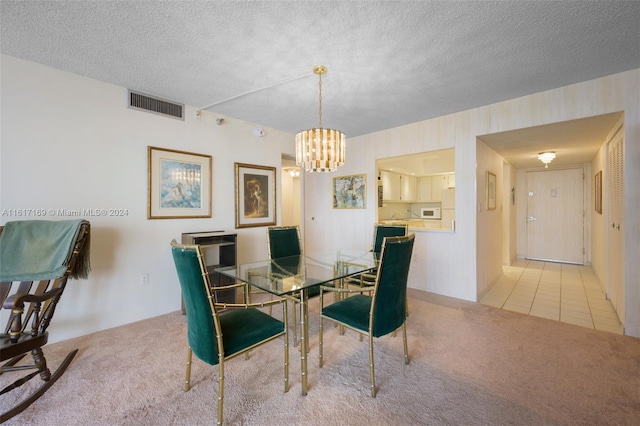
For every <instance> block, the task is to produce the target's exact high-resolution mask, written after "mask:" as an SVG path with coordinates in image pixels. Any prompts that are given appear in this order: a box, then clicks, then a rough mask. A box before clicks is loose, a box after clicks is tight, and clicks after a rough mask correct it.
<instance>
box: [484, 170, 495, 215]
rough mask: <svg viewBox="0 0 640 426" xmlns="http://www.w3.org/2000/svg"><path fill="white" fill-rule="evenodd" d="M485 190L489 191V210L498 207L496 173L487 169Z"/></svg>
mask: <svg viewBox="0 0 640 426" xmlns="http://www.w3.org/2000/svg"><path fill="white" fill-rule="evenodd" d="M485 191H486V193H487V210H495V209H496V175H495V173H491V172H490V171H488V170H487V180H486V187H485Z"/></svg>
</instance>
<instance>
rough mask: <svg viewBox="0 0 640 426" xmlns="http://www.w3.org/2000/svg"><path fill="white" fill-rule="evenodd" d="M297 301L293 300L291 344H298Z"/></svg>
mask: <svg viewBox="0 0 640 426" xmlns="http://www.w3.org/2000/svg"><path fill="white" fill-rule="evenodd" d="M297 305H298V302H293V346H298V315H297V313H296V310H297V308H298V306H297Z"/></svg>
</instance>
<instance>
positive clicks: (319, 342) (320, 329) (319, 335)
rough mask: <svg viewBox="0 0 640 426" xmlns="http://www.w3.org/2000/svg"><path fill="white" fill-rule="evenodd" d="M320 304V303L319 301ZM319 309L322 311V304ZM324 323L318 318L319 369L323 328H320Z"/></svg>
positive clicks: (320, 365)
mask: <svg viewBox="0 0 640 426" xmlns="http://www.w3.org/2000/svg"><path fill="white" fill-rule="evenodd" d="M320 302H321V303H322V301H320ZM320 309H322V304H321V305H320ZM323 322H324V321H323V320H322V317H320V325H319V327H318V328H319V330H318V365H319V367H320V368H322V337H323V334H324V333H323V331H324V328H323V327H322V323H323Z"/></svg>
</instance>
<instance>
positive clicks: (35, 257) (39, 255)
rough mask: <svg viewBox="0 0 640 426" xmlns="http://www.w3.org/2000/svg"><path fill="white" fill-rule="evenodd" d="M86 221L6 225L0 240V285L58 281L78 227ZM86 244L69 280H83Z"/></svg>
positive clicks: (71, 249) (69, 255) (85, 266)
mask: <svg viewBox="0 0 640 426" xmlns="http://www.w3.org/2000/svg"><path fill="white" fill-rule="evenodd" d="M83 222H84V223H88V222H87V221H86V220H82V219H78V220H62V221H48V220H24V221H16V222H7V223H6V224H5V225H4V230H3V231H2V236H0V281H2V282H6V281H39V280H51V279H55V278H60V277H61V276H63V275H64V273H65V271H66V270H67V264H68V262H69V259H70V257H71V254H72V253H73V248H74V246H75V242H76V239H77V237H78V233H79V232H80V225H81V224H82V223H83ZM89 269H90V268H89V241H88V240H87V241H86V242H85V245H84V247H83V250H82V252H81V253H80V259H78V261H77V262H76V265H75V268H74V270H73V271H72V273H71V277H72V278H87V276H88V273H89Z"/></svg>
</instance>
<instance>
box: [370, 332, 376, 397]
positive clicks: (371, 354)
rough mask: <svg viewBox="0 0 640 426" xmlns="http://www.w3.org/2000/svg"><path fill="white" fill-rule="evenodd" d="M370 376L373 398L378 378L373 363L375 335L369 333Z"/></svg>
mask: <svg viewBox="0 0 640 426" xmlns="http://www.w3.org/2000/svg"><path fill="white" fill-rule="evenodd" d="M369 374H370V375H371V397H372V398H375V397H376V376H375V367H374V362H373V333H371V331H369Z"/></svg>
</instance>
